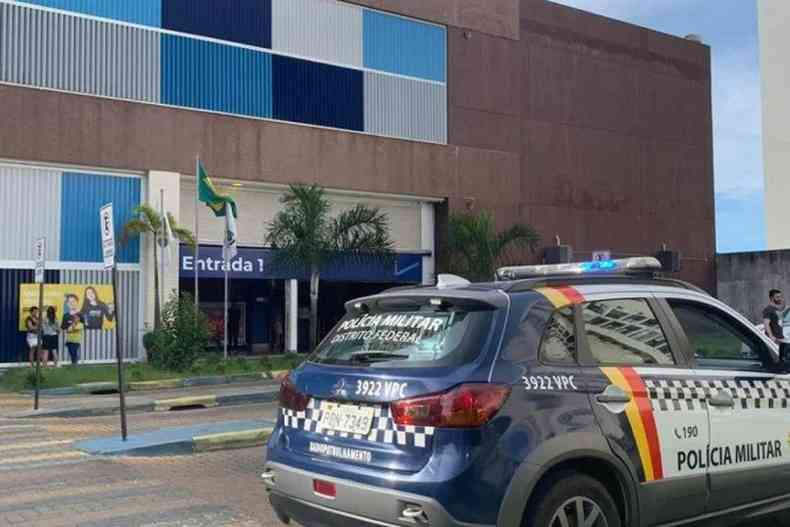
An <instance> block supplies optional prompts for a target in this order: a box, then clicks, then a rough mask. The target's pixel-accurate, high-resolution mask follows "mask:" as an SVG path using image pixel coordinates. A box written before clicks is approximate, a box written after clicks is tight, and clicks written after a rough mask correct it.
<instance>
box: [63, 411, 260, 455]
mask: <svg viewBox="0 0 790 527" xmlns="http://www.w3.org/2000/svg"><path fill="white" fill-rule="evenodd" d="M274 425H275V423H274V422H273V421H268V420H266V419H256V420H248V421H226V422H220V423H207V424H201V425H194V426H183V427H174V428H162V429H160V430H156V431H153V432H147V433H142V434H135V435H130V436H129V437H128V438H127V440H126V441H123V440H121V438H120V437H117V436H116V437H100V438H95V439H87V440H84V441H80V442H78V443H76V444H75V445H74V446H75V447H76V448H77V449H79V450H82V451H83V452H86V453H88V454H92V455H103V456H170V455H184V454H192V453H195V452H207V451H214V450H226V449H230V448H246V447H252V446H260V445H263V444H265V443H266V441H267V440H268V439H269V436H270V435H271V432H272V427H274Z"/></svg>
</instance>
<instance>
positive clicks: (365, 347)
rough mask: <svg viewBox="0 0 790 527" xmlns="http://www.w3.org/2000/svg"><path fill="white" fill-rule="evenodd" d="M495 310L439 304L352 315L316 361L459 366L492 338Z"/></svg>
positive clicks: (317, 354) (320, 349)
mask: <svg viewBox="0 0 790 527" xmlns="http://www.w3.org/2000/svg"><path fill="white" fill-rule="evenodd" d="M492 320H493V311H491V310H466V309H462V310H459V309H453V310H441V309H436V308H434V307H433V306H420V307H414V308H412V309H409V310H392V311H389V310H386V311H381V312H373V313H364V314H362V313H352V314H348V315H346V316H345V317H344V318H343V319H342V320H341V321H340V322H338V324H337V325H336V326H335V328H334V329H333V330H332V332H331V333H330V334H329V335H328V336H327V337H326V338H325V339H324V340H323V342H322V343H321V345H320V346H319V347H318V348H317V349H316V351H315V352H314V353H313V355H312V356H311V357H310V359H309V360H310V361H311V362H317V363H322V364H342V365H350V366H360V367H384V366H386V367H409V366H413V367H426V366H427V367H430V366H437V367H439V366H457V365H460V364H466V363H468V362H471V361H473V360H474V359H475V358H476V357H477V356H478V355H479V354H480V351H481V350H482V349H483V347H484V346H485V344H486V340H487V337H488V334H489V332H490V330H491V324H492Z"/></svg>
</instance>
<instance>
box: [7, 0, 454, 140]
mask: <svg viewBox="0 0 790 527" xmlns="http://www.w3.org/2000/svg"><path fill="white" fill-rule="evenodd" d="M0 82H7V83H13V84H22V85H29V86H36V87H41V88H50V89H58V90H65V91H70V92H77V93H84V94H89V95H98V96H106V97H114V98H120V99H128V100H134V101H139V102H145V103H154V104H165V105H171V106H179V107H186V108H194V109H200V110H208V111H216V112H223V113H229V114H236V115H242V116H249V117H257V118H265V119H278V120H282V121H291V122H297V123H304V124H312V125H319V126H328V127H332V128H340V129H345V130H352V131H359V132H368V133H372V134H376V135H385V136H392V137H399V138H404V139H414V140H420V141H430V142H436V143H446V142H447V30H446V28H445V27H443V26H439V25H436V24H431V23H427V22H421V21H417V20H413V19H409V18H405V17H401V16H397V15H392V14H388V13H384V12H380V11H376V10H372V9H368V8H364V7H361V6H357V5H352V4H347V3H344V2H339V1H336V0H134V1H131V0H123V1H121V0H26V1H25V2H16V3H10V2H9V0H0Z"/></svg>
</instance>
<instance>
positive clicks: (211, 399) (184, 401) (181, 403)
mask: <svg viewBox="0 0 790 527" xmlns="http://www.w3.org/2000/svg"><path fill="white" fill-rule="evenodd" d="M217 405H218V403H217V396H216V395H195V396H191V397H178V398H176V399H163V400H161V401H154V412H167V411H169V410H180V409H184V408H196V407H202V408H214V407H215V406H217Z"/></svg>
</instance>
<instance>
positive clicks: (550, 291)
mask: <svg viewBox="0 0 790 527" xmlns="http://www.w3.org/2000/svg"><path fill="white" fill-rule="evenodd" d="M535 292H537V293H540V294H541V295H543V296H545V297H546V298H547V299H548V301H549V302H551V303H552V304H553V305H554V307H556V308H557V309H560V308H563V307H566V306H572V305H574V304H581V303H582V302H584V296H582V294H581V293H579V292H578V291H577V290H576V289H574V288H573V287H541V288H538V289H535Z"/></svg>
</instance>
